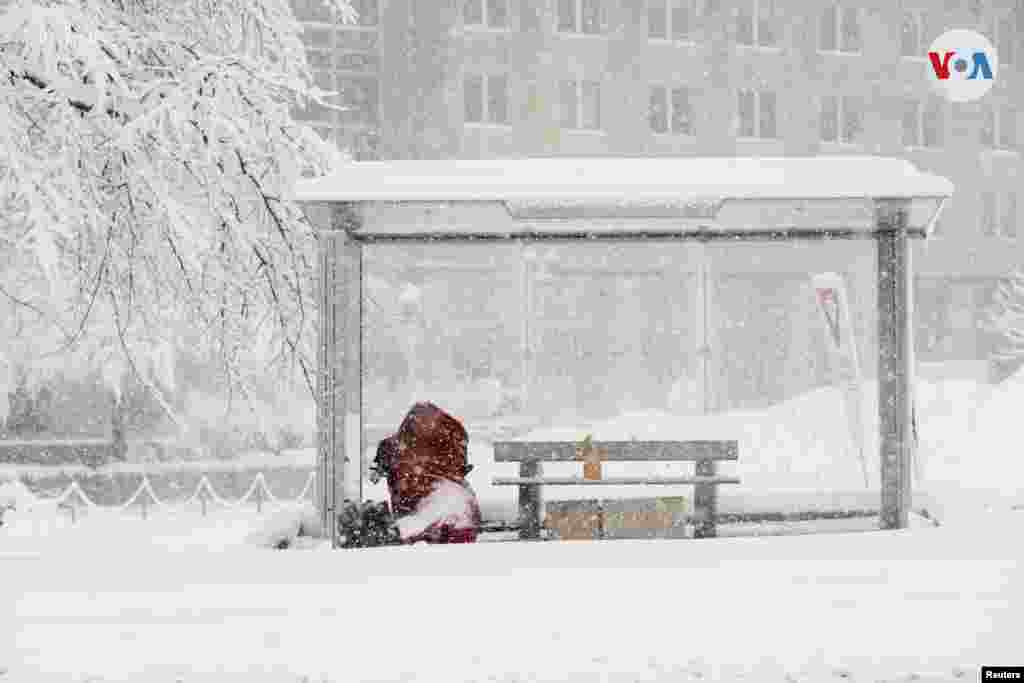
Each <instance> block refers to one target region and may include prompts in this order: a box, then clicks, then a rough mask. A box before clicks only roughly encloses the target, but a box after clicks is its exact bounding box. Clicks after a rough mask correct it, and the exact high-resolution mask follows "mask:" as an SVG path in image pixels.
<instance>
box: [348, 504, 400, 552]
mask: <svg viewBox="0 0 1024 683" xmlns="http://www.w3.org/2000/svg"><path fill="white" fill-rule="evenodd" d="M338 542H339V544H340V545H341V547H342V548H374V547H377V546H383V545H399V544H400V543H401V537H400V535H399V533H398V527H397V526H395V521H394V518H393V517H392V515H391V509H390V508H389V507H388V504H387V503H386V502H380V503H376V502H374V501H372V500H368V501H365V502H363V503H361V504H360V503H354V502H352V501H350V500H346V501H345V502H344V503H342V505H341V510H340V511H339V512H338Z"/></svg>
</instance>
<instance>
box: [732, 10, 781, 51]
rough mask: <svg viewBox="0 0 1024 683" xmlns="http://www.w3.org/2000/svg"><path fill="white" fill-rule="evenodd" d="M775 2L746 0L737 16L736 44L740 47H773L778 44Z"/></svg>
mask: <svg viewBox="0 0 1024 683" xmlns="http://www.w3.org/2000/svg"><path fill="white" fill-rule="evenodd" d="M773 14H774V2H773V1H772V0H746V2H743V3H742V4H741V5H740V7H739V9H738V14H737V16H736V42H737V43H738V44H740V45H747V46H754V45H757V46H760V47H771V46H773V45H775V44H776V35H775V20H774V18H773Z"/></svg>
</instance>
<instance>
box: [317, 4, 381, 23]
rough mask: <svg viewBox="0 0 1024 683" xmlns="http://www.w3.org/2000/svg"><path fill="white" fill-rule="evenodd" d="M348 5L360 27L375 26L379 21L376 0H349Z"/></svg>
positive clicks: (378, 9)
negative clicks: (355, 15) (353, 11)
mask: <svg viewBox="0 0 1024 683" xmlns="http://www.w3.org/2000/svg"><path fill="white" fill-rule="evenodd" d="M315 1H316V0H314V2H315ZM320 1H321V4H323V2H322V0H320ZM349 4H350V5H351V6H352V9H354V10H355V11H356V14H357V17H358V21H359V25H360V26H376V25H377V23H378V22H379V21H380V8H379V7H378V6H377V5H378V0H349Z"/></svg>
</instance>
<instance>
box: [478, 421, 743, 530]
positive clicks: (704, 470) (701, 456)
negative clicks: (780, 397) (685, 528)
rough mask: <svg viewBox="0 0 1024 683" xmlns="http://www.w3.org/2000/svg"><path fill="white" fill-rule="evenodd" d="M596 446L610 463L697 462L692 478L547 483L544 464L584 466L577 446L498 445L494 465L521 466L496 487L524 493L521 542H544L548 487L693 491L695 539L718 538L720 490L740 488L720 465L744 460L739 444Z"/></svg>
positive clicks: (549, 480) (499, 479) (521, 497)
mask: <svg viewBox="0 0 1024 683" xmlns="http://www.w3.org/2000/svg"><path fill="white" fill-rule="evenodd" d="M591 446H592V447H593V448H594V449H595V450H596V451H598V452H600V453H601V460H603V461H606V462H693V463H695V465H696V467H695V476H692V477H663V476H650V477H635V476H632V477H602V478H600V479H585V478H583V477H545V476H543V463H545V462H559V463H567V462H580V454H581V451H580V444H579V443H577V442H574V441H497V442H495V443H494V462H518V463H519V476H518V477H494V479H493V481H492V483H493V484H494V485H495V486H518V487H519V537H520V538H521V539H523V540H530V539H539V538H540V533H541V527H542V520H541V517H542V511H543V508H544V504H543V498H542V497H541V490H542V487H543V486H579V485H582V486H601V485H605V486H615V485H620V486H621V485H680V484H684V485H685V484H692V485H693V487H694V501H693V502H694V505H693V508H694V515H693V521H694V524H695V528H694V535H695V536H696V537H697V538H711V537H714V536H715V535H716V534H717V529H716V517H717V507H718V489H717V487H718V486H719V485H720V484H739V483H740V480H739V478H737V477H721V476H718V463H719V462H722V461H735V460H738V459H739V444H738V442H736V441H595V442H593V443H592V444H591Z"/></svg>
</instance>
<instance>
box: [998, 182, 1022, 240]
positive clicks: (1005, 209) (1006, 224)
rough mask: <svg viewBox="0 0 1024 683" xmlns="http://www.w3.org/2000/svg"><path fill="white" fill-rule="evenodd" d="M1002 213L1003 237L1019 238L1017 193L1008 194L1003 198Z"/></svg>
mask: <svg viewBox="0 0 1024 683" xmlns="http://www.w3.org/2000/svg"><path fill="white" fill-rule="evenodd" d="M1001 208H1002V211H1001V212H1000V218H1001V221H1000V223H1001V227H1002V232H1001V236H1002V237H1005V238H1007V239H1016V237H1017V232H1018V231H1017V193H1016V192H1008V193H1006V194H1004V195H1003V198H1002V207H1001Z"/></svg>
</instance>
